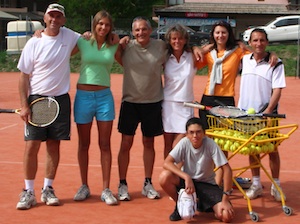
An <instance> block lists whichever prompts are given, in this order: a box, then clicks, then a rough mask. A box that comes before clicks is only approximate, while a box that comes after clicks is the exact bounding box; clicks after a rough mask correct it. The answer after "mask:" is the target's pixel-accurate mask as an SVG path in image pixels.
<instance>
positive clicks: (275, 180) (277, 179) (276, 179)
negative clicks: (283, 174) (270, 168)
mask: <svg viewBox="0 0 300 224" xmlns="http://www.w3.org/2000/svg"><path fill="white" fill-rule="evenodd" d="M273 180H274V182H275V183H276V184H277V185H278V186H279V187H280V180H279V178H273ZM272 187H274V184H272Z"/></svg>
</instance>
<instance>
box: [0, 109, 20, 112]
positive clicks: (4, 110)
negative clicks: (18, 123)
mask: <svg viewBox="0 0 300 224" xmlns="http://www.w3.org/2000/svg"><path fill="white" fill-rule="evenodd" d="M16 112H17V110H15V109H0V113H16Z"/></svg>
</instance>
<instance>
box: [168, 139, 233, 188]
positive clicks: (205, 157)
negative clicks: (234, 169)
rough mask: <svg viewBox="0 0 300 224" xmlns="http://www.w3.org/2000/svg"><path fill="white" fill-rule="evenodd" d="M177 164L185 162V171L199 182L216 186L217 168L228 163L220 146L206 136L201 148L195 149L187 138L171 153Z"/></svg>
mask: <svg viewBox="0 0 300 224" xmlns="http://www.w3.org/2000/svg"><path fill="white" fill-rule="evenodd" d="M170 156H172V157H173V158H174V160H175V162H176V163H179V162H184V165H183V171H184V172H185V173H187V174H188V175H190V177H191V178H192V179H194V180H197V181H202V182H206V183H211V184H216V182H215V172H214V168H215V167H220V166H223V165H225V164H226V163H228V161H227V159H226V157H225V155H224V153H223V152H222V150H221V149H220V148H219V146H218V145H217V144H216V143H215V142H214V141H213V140H212V139H210V138H208V137H207V136H205V137H204V138H203V142H202V145H201V147H200V148H197V149H195V148H194V147H193V145H192V143H191V141H190V140H189V139H188V138H187V137H185V138H183V139H181V140H180V141H179V142H178V144H177V145H176V146H175V147H174V148H173V150H172V151H171V152H170Z"/></svg>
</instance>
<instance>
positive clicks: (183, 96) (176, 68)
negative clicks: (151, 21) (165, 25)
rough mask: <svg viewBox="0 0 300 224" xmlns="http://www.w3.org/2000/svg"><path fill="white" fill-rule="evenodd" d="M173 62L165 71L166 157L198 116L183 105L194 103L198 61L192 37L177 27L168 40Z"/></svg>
mask: <svg viewBox="0 0 300 224" xmlns="http://www.w3.org/2000/svg"><path fill="white" fill-rule="evenodd" d="M165 39H166V43H167V47H168V51H169V58H168V60H167V62H166V64H165V70H164V101H163V104H162V118H163V127H164V140H165V146H164V157H165V158H166V157H167V155H168V154H169V152H170V151H171V149H172V148H173V146H174V145H175V144H176V143H177V142H178V141H179V140H180V139H181V138H183V137H184V136H185V124H186V122H187V120H188V119H189V118H191V117H193V116H194V109H193V108H189V107H184V106H183V102H188V101H193V100H194V92H193V80H194V76H195V74H196V67H195V58H194V56H193V53H192V51H191V48H190V47H189V34H188V32H187V31H186V29H185V27H184V26H182V25H180V24H176V25H173V26H171V27H170V28H169V30H168V31H167V33H166V36H165Z"/></svg>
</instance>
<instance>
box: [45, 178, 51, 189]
mask: <svg viewBox="0 0 300 224" xmlns="http://www.w3.org/2000/svg"><path fill="white" fill-rule="evenodd" d="M52 183H53V179H48V178H44V188H43V189H45V188H46V187H47V186H52Z"/></svg>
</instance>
